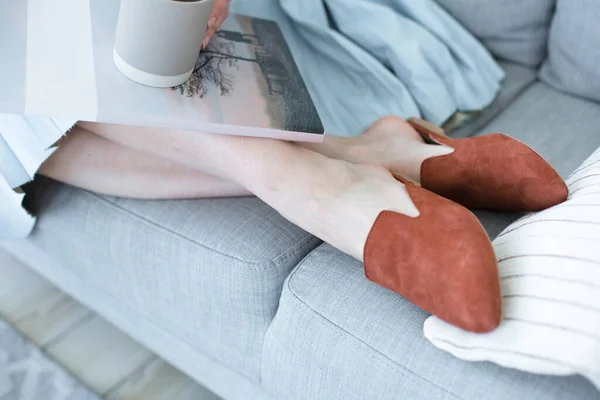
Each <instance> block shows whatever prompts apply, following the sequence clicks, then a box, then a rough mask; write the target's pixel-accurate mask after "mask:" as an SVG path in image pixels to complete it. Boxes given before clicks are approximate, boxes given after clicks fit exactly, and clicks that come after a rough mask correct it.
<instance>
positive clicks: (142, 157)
mask: <svg viewBox="0 0 600 400" xmlns="http://www.w3.org/2000/svg"><path fill="white" fill-rule="evenodd" d="M38 173H39V174H40V175H44V176H47V177H50V178H53V179H56V180H58V181H61V182H64V183H68V184H70V185H73V186H77V187H80V188H82V189H87V190H92V191H95V192H98V193H103V194H108V195H113V196H122V197H132V198H141V199H185V198H207V197H211V198H212V197H235V196H250V195H251V193H250V192H249V191H247V190H246V189H244V188H242V187H241V186H239V185H237V184H235V183H233V182H230V181H226V180H223V179H220V178H217V177H214V176H210V175H207V174H205V173H202V172H200V171H198V170H195V169H192V168H188V167H185V166H182V165H180V164H176V163H172V162H169V161H167V160H165V159H164V158H162V157H157V156H153V155H150V154H145V153H140V152H138V151H135V150H132V149H129V148H127V147H124V146H121V145H119V144H117V143H115V142H112V141H110V140H107V139H105V138H103V137H101V136H99V135H96V134H93V133H91V132H88V131H86V130H84V129H82V128H79V127H75V128H73V130H71V132H69V135H67V136H66V137H65V138H64V139H63V140H62V141H61V143H60V147H59V148H58V149H57V150H56V151H55V152H54V154H53V155H52V156H51V157H50V158H49V159H48V160H47V161H46V162H45V163H44V164H43V165H42V166H41V167H40V169H39V171H38Z"/></svg>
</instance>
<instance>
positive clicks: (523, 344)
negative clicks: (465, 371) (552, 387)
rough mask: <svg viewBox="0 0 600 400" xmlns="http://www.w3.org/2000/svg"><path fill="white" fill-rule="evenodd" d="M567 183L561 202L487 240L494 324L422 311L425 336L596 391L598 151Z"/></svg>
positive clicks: (599, 362)
mask: <svg viewBox="0 0 600 400" xmlns="http://www.w3.org/2000/svg"><path fill="white" fill-rule="evenodd" d="M567 184H568V185H569V191H570V195H569V200H568V201H567V202H565V203H563V204H560V205H557V206H555V207H553V208H551V209H548V210H545V211H542V212H539V213H534V214H530V215H528V216H527V217H525V218H522V219H520V220H519V221H516V222H515V223H513V224H512V225H511V226H509V227H508V228H507V229H506V230H505V231H504V232H503V233H502V234H501V235H500V236H498V238H496V240H494V249H495V251H496V256H497V259H498V267H499V273H500V279H501V280H500V282H501V287H502V297H503V302H502V306H503V321H502V323H501V324H500V326H499V327H498V329H496V330H495V331H493V332H491V333H488V334H473V333H470V332H465V331H463V330H460V329H458V328H456V327H454V326H452V325H449V324H447V323H445V322H443V321H441V320H440V319H438V318H436V317H430V318H428V319H427V321H426V322H425V326H424V331H425V336H426V337H427V339H428V340H429V341H431V342H432V343H433V344H434V345H435V346H437V347H438V348H440V349H442V350H445V351H448V352H450V353H451V354H453V355H455V356H456V357H459V358H462V359H465V360H469V361H491V362H494V363H497V364H499V365H502V366H505V367H509V368H515V369H519V370H524V371H528V372H533V373H541V374H551V375H573V374H581V375H583V376H585V377H587V378H588V379H589V380H590V381H591V382H592V383H593V384H594V385H595V386H596V387H597V388H599V389H600V149H598V150H596V152H595V153H594V154H592V155H591V156H590V157H589V158H588V159H587V160H586V161H585V162H584V163H583V164H582V165H581V167H580V168H579V169H577V170H576V171H575V172H574V173H573V174H572V175H571V176H570V177H569V179H568V180H567Z"/></svg>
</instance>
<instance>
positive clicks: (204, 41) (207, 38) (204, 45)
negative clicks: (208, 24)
mask: <svg viewBox="0 0 600 400" xmlns="http://www.w3.org/2000/svg"><path fill="white" fill-rule="evenodd" d="M209 40H210V37H208V36H207V37H205V38H204V40H203V41H202V48H205V47H206V45H207V44H208V41H209Z"/></svg>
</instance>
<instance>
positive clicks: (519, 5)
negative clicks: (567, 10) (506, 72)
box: [435, 0, 596, 67]
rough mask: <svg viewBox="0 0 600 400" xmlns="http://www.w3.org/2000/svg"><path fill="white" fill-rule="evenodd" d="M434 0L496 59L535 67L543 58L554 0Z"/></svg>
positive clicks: (544, 56)
mask: <svg viewBox="0 0 600 400" xmlns="http://www.w3.org/2000/svg"><path fill="white" fill-rule="evenodd" d="M435 1H437V2H438V4H440V5H441V6H442V7H443V8H444V9H446V11H448V12H449V13H450V14H451V15H452V16H453V17H454V18H455V19H457V20H458V21H459V22H460V23H462V24H463V25H464V26H465V27H466V28H467V29H468V30H469V31H471V33H473V34H474V35H475V36H476V37H477V38H478V39H479V40H481V41H482V42H483V44H484V45H485V46H486V47H487V48H488V49H489V50H490V51H491V53H492V54H493V55H494V56H495V57H497V58H498V59H502V60H507V61H512V62H515V63H518V64H522V65H526V66H528V67H538V66H539V65H540V64H541V63H542V61H543V60H544V59H545V58H546V44H547V41H548V31H549V28H550V22H551V20H552V15H553V13H554V7H555V4H556V0H435ZM569 1H575V2H577V0H567V2H569ZM591 1H596V0H591Z"/></svg>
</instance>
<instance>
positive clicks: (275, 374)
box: [262, 245, 598, 400]
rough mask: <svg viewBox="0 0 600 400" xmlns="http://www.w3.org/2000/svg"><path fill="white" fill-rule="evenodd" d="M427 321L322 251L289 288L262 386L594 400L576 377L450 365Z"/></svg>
mask: <svg viewBox="0 0 600 400" xmlns="http://www.w3.org/2000/svg"><path fill="white" fill-rule="evenodd" d="M427 316H428V314H427V313H425V312H424V311H422V310H421V309H419V308H418V307H416V306H414V305H413V304H412V303H410V302H409V301H408V300H406V299H404V298H403V297H401V296H399V295H397V294H395V293H393V292H391V291H389V290H387V289H384V288H382V287H380V286H377V285H376V284H374V283H372V282H370V281H368V280H367V279H366V278H365V276H364V272H363V269H362V264H361V263H360V262H358V261H356V260H355V259H353V258H351V257H349V256H346V255H344V254H342V253H341V252H339V251H337V250H336V249H334V248H333V247H331V246H329V245H322V246H320V247H319V248H318V249H317V250H315V251H313V252H312V253H311V254H310V255H309V256H308V257H307V258H306V259H304V260H303V261H302V263H301V264H300V265H299V266H298V267H297V268H296V269H295V270H294V271H293V272H292V274H291V275H290V277H289V279H288V280H287V282H286V284H285V286H284V290H283V293H282V297H281V301H280V307H279V310H278V312H277V315H276V316H275V319H274V320H273V323H272V324H271V326H270V328H269V330H268V331H267V335H266V338H265V350H264V353H263V362H262V380H263V385H264V387H265V388H266V390H267V391H268V392H269V393H271V394H272V395H273V396H274V397H275V398H281V399H291V400H303V399H311V400H321V399H322V400H342V399H343V400H419V399H427V400H433V399H465V400H466V399H469V400H470V399H473V400H480V399H486V400H505V399H528V400H553V399H556V400H562V399H572V400H580V399H597V398H598V392H597V391H596V389H595V388H594V387H593V386H592V385H590V384H589V383H588V382H587V381H586V380H585V379H583V378H581V377H578V376H571V377H549V376H543V375H532V374H528V373H524V372H519V371H516V370H512V369H506V368H502V367H499V366H497V365H495V364H491V363H470V362H466V361H462V360H459V359H457V358H454V357H453V356H451V355H449V354H448V353H445V352H443V351H441V350H439V349H437V348H436V347H435V346H433V345H432V344H431V343H429V342H428V341H427V340H426V339H425V337H424V335H423V324H424V321H425V319H426V318H427Z"/></svg>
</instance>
